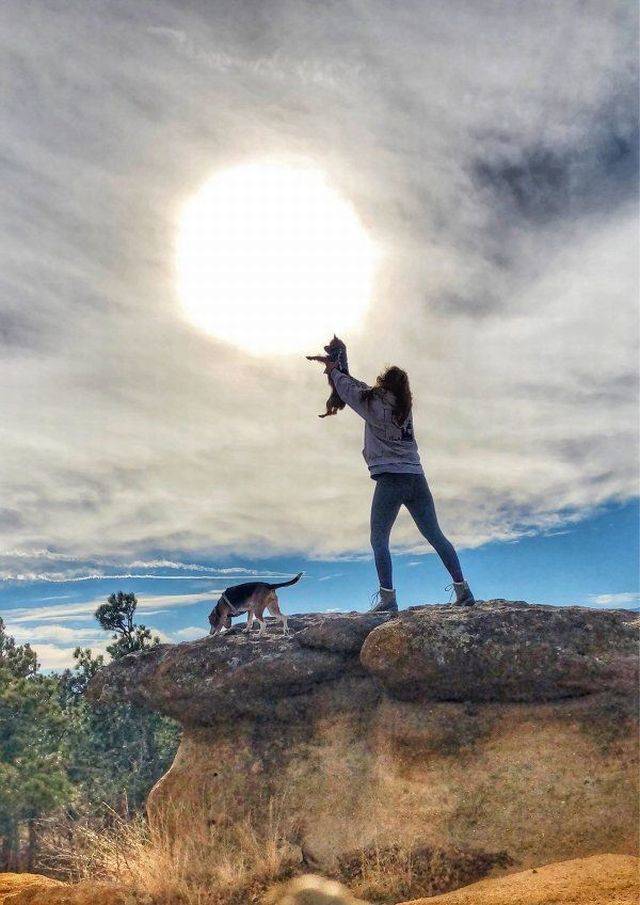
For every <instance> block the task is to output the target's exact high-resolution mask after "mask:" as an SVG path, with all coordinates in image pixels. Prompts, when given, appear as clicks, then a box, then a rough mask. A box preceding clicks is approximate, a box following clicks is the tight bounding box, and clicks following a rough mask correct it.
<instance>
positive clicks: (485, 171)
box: [471, 97, 638, 225]
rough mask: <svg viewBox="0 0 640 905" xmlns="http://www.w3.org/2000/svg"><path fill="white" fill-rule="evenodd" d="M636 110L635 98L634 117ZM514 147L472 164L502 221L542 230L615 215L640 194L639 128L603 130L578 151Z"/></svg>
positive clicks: (476, 179) (475, 177) (540, 146)
mask: <svg viewBox="0 0 640 905" xmlns="http://www.w3.org/2000/svg"><path fill="white" fill-rule="evenodd" d="M633 107H634V103H633V99H632V98H631V97H630V98H629V112H631V110H632V109H633ZM507 144H508V145H509V144H510V148H509V147H508V148H506V149H505V150H504V151H503V152H501V153H497V154H496V156H495V157H493V158H490V159H489V158H485V159H478V160H475V161H474V162H473V163H472V166H471V172H472V178H473V181H474V184H475V185H476V186H477V187H478V189H479V190H480V191H488V192H489V193H490V194H491V195H492V196H493V198H494V203H495V204H496V206H497V209H496V220H497V219H498V218H500V217H504V216H505V214H506V215H507V217H508V219H507V220H506V224H509V222H510V219H511V218H513V217H518V218H522V219H525V220H528V221H529V222H531V223H533V224H537V225H545V224H547V223H549V221H553V220H555V219H557V218H560V217H578V216H581V215H584V214H586V213H589V212H592V211H594V210H598V209H600V210H602V209H604V210H611V209H612V208H614V207H615V206H617V205H618V204H621V203H624V202H628V201H629V200H632V199H634V198H635V197H636V196H637V192H638V125H637V123H634V124H632V125H631V124H630V125H629V126H628V127H627V128H626V129H622V128H615V127H613V126H612V127H610V128H608V129H606V128H602V127H600V128H597V127H596V130H595V134H594V133H590V134H589V135H587V136H585V141H584V142H581V143H580V144H579V145H577V146H574V147H549V146H545V145H543V144H536V145H532V146H527V147H520V146H519V144H518V142H517V140H515V139H514V140H512V141H511V142H510V143H509V142H508V143H507Z"/></svg>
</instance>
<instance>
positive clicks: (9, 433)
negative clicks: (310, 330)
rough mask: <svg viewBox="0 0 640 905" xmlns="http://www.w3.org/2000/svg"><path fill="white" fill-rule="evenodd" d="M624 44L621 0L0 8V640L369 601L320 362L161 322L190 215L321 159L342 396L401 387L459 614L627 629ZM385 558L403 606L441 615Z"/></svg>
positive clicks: (633, 147) (354, 451) (361, 538)
mask: <svg viewBox="0 0 640 905" xmlns="http://www.w3.org/2000/svg"><path fill="white" fill-rule="evenodd" d="M636 37H637V11H636V9H635V5H634V4H631V3H628V2H626V0H621V2H616V0H609V2H607V3H606V4H603V3H601V2H588V0H587V2H583V0H580V2H573V0H559V2H557V3H554V4H547V3H530V4H521V3H514V2H494V0H473V2H472V0H466V2H461V0H446V2H445V0H443V2H437V0H432V2H429V3H424V2H422V0H420V2H411V0H407V2H403V3H402V4H389V3H387V2H386V0H380V2H375V0H347V2H340V3H333V2H317V0H315V2H311V0H309V2H304V0H295V2H294V0H290V2H280V0H265V2H261V3H255V2H244V0H233V2H218V3H215V4H212V3H209V2H204V0H202V2H196V0H187V2H184V0H181V2H167V0H154V2H145V0H135V2H133V0H111V2H109V3H104V2H94V0H81V2H80V0H77V2H76V0H65V2H62V0H39V2H38V0H35V2H32V3H28V4H27V3H24V2H22V0H5V2H4V3H3V4H2V5H1V6H0V41H1V42H2V54H1V55H0V68H1V70H2V85H3V98H4V103H3V105H2V110H1V111H0V117H1V120H0V125H1V128H0V167H1V168H2V180H1V181H0V192H1V193H2V198H1V203H0V226H1V228H2V234H3V242H2V247H1V248H0V256H1V266H0V346H1V348H0V352H1V354H0V385H1V387H2V393H1V399H0V404H1V406H2V410H1V417H2V428H1V430H0V484H1V490H2V496H1V503H0V614H1V615H2V618H3V619H4V620H5V622H6V623H7V625H8V627H9V629H10V631H11V632H12V633H13V634H14V635H15V637H16V638H17V639H19V640H20V641H30V642H31V643H33V645H34V647H36V649H37V650H38V653H39V656H40V659H41V662H42V663H43V666H44V667H45V668H59V667H61V666H64V665H66V664H67V663H69V662H70V660H71V653H72V650H73V647H74V646H75V645H76V644H82V645H85V646H93V647H95V648H96V649H99V648H100V647H101V646H102V647H103V646H104V643H105V639H104V638H103V637H101V636H100V632H99V630H98V629H97V628H96V625H95V621H94V620H93V617H92V613H93V610H94V609H95V607H96V606H97V605H98V604H99V603H100V602H102V600H104V599H105V597H106V596H107V595H108V594H109V593H110V592H111V591H113V590H133V591H135V593H136V594H137V595H138V598H139V600H140V612H141V618H142V617H144V621H145V622H146V623H147V624H148V625H150V626H152V627H153V628H154V629H156V630H157V631H158V632H159V633H160V634H161V636H162V638H163V640H173V641H179V640H186V639H188V638H192V637H196V636H197V635H198V633H204V632H205V631H206V628H207V623H206V615H207V613H208V610H209V609H210V607H211V604H212V602H213V601H214V600H215V599H216V596H217V594H218V593H219V591H220V590H221V589H222V588H224V587H225V586H227V585H228V584H231V583H233V582H235V581H241V580H247V576H257V577H261V576H265V577H270V576H271V577H273V578H274V580H276V579H278V578H279V577H281V576H283V577H288V576H289V575H290V574H292V573H294V572H297V571H299V570H301V569H304V570H305V573H306V574H305V578H304V580H303V582H301V583H300V585H298V586H297V587H296V588H294V589H290V590H287V591H284V592H282V598H281V599H282V603H283V606H284V607H285V609H286V611H287V612H295V611H298V612H300V611H308V610H311V609H321V610H323V611H324V610H331V609H348V610H350V609H364V608H366V607H367V605H368V602H369V596H370V594H371V593H372V592H373V591H375V589H376V581H375V573H374V570H373V566H372V562H371V558H370V555H369V551H368V512H369V505H370V496H371V492H372V484H371V481H370V480H369V479H368V476H367V473H366V468H365V466H364V463H363V461H362V457H361V454H360V450H361V446H362V424H361V422H360V421H359V419H358V418H357V417H356V416H355V415H354V414H353V413H349V412H343V413H341V414H339V415H338V416H337V417H335V418H330V419H326V420H322V421H320V420H318V418H317V417H316V415H317V413H318V411H320V410H321V406H322V403H323V401H324V399H325V397H326V384H324V383H323V381H324V378H322V376H321V374H320V373H319V370H318V369H317V366H315V367H312V366H310V365H309V364H308V363H307V362H305V361H304V358H303V353H304V352H307V351H310V352H316V351H318V350H319V349H320V347H321V345H322V344H323V343H324V342H325V341H326V339H327V337H325V336H324V335H323V336H318V337H317V347H316V348H313V349H300V354H295V353H293V352H287V353H286V354H282V355H277V354H273V353H270V354H264V355H261V354H259V352H254V353H252V354H249V353H247V352H246V351H244V350H243V349H241V348H238V347H236V346H234V345H231V344H229V343H226V342H223V341H221V340H220V339H217V338H216V337H214V336H211V335H209V334H207V333H206V332H204V331H203V330H202V329H200V328H199V327H198V326H197V325H196V324H194V323H193V322H192V321H190V320H189V319H188V318H187V317H186V315H185V309H184V305H183V304H182V302H181V299H180V297H179V292H178V288H177V278H176V243H177V233H178V228H179V222H180V216H181V211H183V209H184V205H185V203H186V202H188V200H189V199H190V198H192V197H194V195H195V194H196V193H197V192H198V190H199V189H200V188H201V187H202V186H203V185H204V184H205V183H206V182H207V180H209V179H210V178H211V177H212V176H213V175H215V174H216V173H219V172H222V171H224V170H225V169H228V168H230V167H235V166H238V165H241V164H243V163H256V162H258V163H260V162H262V161H287V160H291V159H300V160H304V161H306V162H308V163H310V164H311V165H313V166H314V167H316V168H318V169H319V170H321V171H322V172H323V173H324V174H326V179H327V181H328V183H329V184H330V185H331V186H332V187H333V189H334V190H335V191H336V192H337V193H338V194H339V195H340V197H341V198H344V199H346V201H348V203H349V204H350V205H352V207H353V210H354V211H355V212H356V213H357V216H358V218H359V221H360V223H361V224H362V226H363V228H364V230H365V231H366V232H367V234H368V235H369V236H370V237H371V240H372V241H373V242H374V243H375V246H376V248H377V249H378V251H379V263H378V266H377V271H376V275H375V280H374V282H373V285H372V287H371V298H370V300H369V304H368V308H367V310H366V313H365V315H364V317H363V319H362V322H361V323H360V324H359V325H358V326H357V327H355V328H354V329H353V331H351V332H350V333H349V335H347V336H344V337H343V338H344V339H345V340H346V341H347V343H348V346H349V360H350V365H351V370H352V372H353V373H354V374H355V375H356V376H357V377H359V378H361V379H364V380H367V381H370V382H372V381H373V380H374V379H375V376H376V374H378V373H379V371H380V370H381V368H382V367H383V366H384V365H386V364H389V363H396V364H399V365H401V366H402V367H404V368H406V369H407V370H408V372H409V375H410V377H411V383H412V388H413V393H414V422H415V427H416V436H417V439H418V441H419V443H420V447H421V453H422V459H423V463H424V465H425V470H426V473H427V476H428V479H429V483H430V485H431V488H432V490H433V493H434V496H435V499H436V504H437V508H438V514H439V517H440V521H441V524H442V527H443V528H444V530H445V533H447V534H448V535H449V536H450V537H451V538H452V540H453V541H454V542H455V544H456V546H457V547H458V548H459V551H460V554H461V558H462V561H463V566H464V569H465V573H466V574H467V575H468V577H469V579H470V581H471V583H472V586H473V588H474V590H475V592H476V594H477V596H478V597H481V598H490V597H507V598H510V599H526V600H529V601H531V602H541V603H555V604H558V605H566V604H571V603H579V604H584V605H590V606H607V607H610V606H636V605H637V603H638V600H639V590H640V589H639V584H638V502H637V500H638V457H637V448H638V445H637V444H638V414H637V405H638V374H637V362H638V315H637V296H638V253H637V223H638V211H637V197H638V195H637V189H638V186H637V177H638V151H637V149H638V143H637V140H638V122H637V79H638V74H637V61H636ZM393 544H394V550H395V551H396V553H397V556H396V583H397V586H398V590H399V593H400V597H401V601H400V602H401V604H403V605H404V604H407V605H412V604H417V603H423V602H425V603H427V602H439V601H442V600H446V598H447V594H446V592H445V591H444V586H445V585H446V584H447V583H448V576H447V575H446V573H445V572H444V569H443V568H442V567H441V566H440V564H439V563H438V561H437V559H436V557H434V556H433V555H430V553H429V550H428V549H427V548H426V546H425V544H424V542H423V541H422V540H421V539H420V537H419V536H418V535H417V533H416V531H415V529H414V528H413V526H412V524H411V522H410V520H409V518H408V517H406V516H403V517H402V518H401V519H400V520H399V522H398V524H397V526H396V529H395V531H394V534H393Z"/></svg>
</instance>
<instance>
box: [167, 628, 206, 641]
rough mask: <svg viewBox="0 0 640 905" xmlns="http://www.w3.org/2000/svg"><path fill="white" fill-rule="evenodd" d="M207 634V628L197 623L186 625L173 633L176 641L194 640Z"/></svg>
mask: <svg viewBox="0 0 640 905" xmlns="http://www.w3.org/2000/svg"><path fill="white" fill-rule="evenodd" d="M206 634H208V629H207V628H205V627H203V626H201V625H200V626H198V625H188V626H186V627H185V628H181V629H179V630H178V631H177V632H174V633H173V638H174V639H175V640H176V641H194V640H195V639H196V638H202V637H203V636H204V635H206Z"/></svg>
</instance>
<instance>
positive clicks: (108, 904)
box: [0, 874, 145, 905]
mask: <svg viewBox="0 0 640 905" xmlns="http://www.w3.org/2000/svg"><path fill="white" fill-rule="evenodd" d="M136 903H138V905H145V903H144V902H143V901H142V900H141V899H136V898H135V897H132V896H131V895H128V894H127V893H125V892H123V891H122V890H118V889H116V888H114V887H110V886H105V885H102V884H97V885H96V884H94V883H91V884H86V883H81V884H78V885H67V884H66V883H61V882H60V881H59V880H52V879H51V878H50V877H41V876H38V875H37V874H0V905H136Z"/></svg>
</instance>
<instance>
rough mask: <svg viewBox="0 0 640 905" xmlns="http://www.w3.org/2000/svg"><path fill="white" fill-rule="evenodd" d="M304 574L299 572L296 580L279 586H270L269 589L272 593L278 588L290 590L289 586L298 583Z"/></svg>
mask: <svg viewBox="0 0 640 905" xmlns="http://www.w3.org/2000/svg"><path fill="white" fill-rule="evenodd" d="M303 575H304V572H298V574H297V575H296V577H295V578H292V579H291V581H281V582H280V583H279V584H270V585H269V587H270V588H271V590H272V591H275V589H276V588H288V587H289V585H292V584H295V583H296V582H297V581H300V579H301V578H302V576H303Z"/></svg>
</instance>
